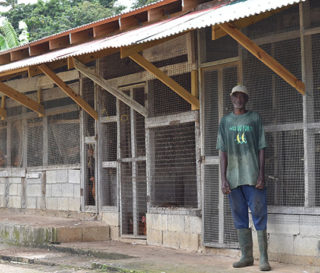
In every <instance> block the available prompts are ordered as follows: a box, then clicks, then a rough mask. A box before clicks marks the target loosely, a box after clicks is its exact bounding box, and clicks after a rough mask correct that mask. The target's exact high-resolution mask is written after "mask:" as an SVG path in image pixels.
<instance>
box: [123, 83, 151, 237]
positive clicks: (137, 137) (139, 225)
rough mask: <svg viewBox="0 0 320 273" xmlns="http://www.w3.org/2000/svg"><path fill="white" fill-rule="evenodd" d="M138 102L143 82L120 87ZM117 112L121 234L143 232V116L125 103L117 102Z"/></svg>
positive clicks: (142, 103)
mask: <svg viewBox="0 0 320 273" xmlns="http://www.w3.org/2000/svg"><path fill="white" fill-rule="evenodd" d="M124 92H125V93H126V94H127V95H129V96H131V98H133V99H134V100H136V101H137V102H138V103H140V104H141V105H143V106H145V105H146V100H145V98H146V94H145V88H144V86H141V87H132V88H129V89H126V90H124ZM119 114H120V181H121V183H120V188H121V190H120V192H121V202H120V204H121V207H120V209H121V235H122V236H132V237H139V236H145V235H146V212H147V200H146V196H147V183H146V156H145V151H146V149H145V120H144V117H143V116H142V115H140V114H139V113H137V112H136V111H134V110H133V109H132V108H130V107H129V106H128V105H126V104H124V103H122V102H119Z"/></svg>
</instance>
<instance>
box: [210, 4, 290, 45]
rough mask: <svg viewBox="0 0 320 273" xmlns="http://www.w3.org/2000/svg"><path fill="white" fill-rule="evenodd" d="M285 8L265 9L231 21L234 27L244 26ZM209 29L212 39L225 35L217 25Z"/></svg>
mask: <svg viewBox="0 0 320 273" xmlns="http://www.w3.org/2000/svg"><path fill="white" fill-rule="evenodd" d="M286 8H287V7H284V8H281V9H278V10H272V11H267V12H265V13H261V14H258V15H255V16H250V17H246V18H243V19H239V20H237V21H234V22H232V24H233V25H234V26H235V27H237V28H238V29H241V28H245V27H247V26H250V25H253V24H255V23H257V22H259V21H261V20H263V19H266V18H268V17H270V16H271V15H273V14H275V13H278V12H280V11H282V10H284V9H286ZM211 30H212V40H217V39H219V38H222V37H224V36H226V35H227V33H226V32H225V31H224V30H223V29H222V28H220V26H219V25H214V26H212V29H211Z"/></svg>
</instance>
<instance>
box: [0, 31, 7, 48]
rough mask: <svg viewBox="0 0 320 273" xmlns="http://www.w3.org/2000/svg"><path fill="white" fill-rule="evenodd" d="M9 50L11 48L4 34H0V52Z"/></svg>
mask: <svg viewBox="0 0 320 273" xmlns="http://www.w3.org/2000/svg"><path fill="white" fill-rule="evenodd" d="M8 48H9V46H8V43H7V40H6V38H5V37H4V36H3V35H2V34H0V50H6V49H8Z"/></svg>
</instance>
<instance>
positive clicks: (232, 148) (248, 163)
mask: <svg viewBox="0 0 320 273" xmlns="http://www.w3.org/2000/svg"><path fill="white" fill-rule="evenodd" d="M265 147H267V144H266V140H265V135H264V130H263V126H262V122H261V118H260V116H259V114H258V113H256V112H252V111H248V112H246V113H245V114H242V115H235V114H234V113H230V114H228V115H226V116H224V117H223V118H222V119H221V122H220V126H219V132H218V140H217V146H216V148H217V149H218V150H221V151H222V152H226V153H227V155H228V167H227V179H228V181H229V183H230V188H231V189H234V188H236V187H238V186H241V185H256V183H257V179H258V175H259V151H260V150H261V149H264V148H265Z"/></svg>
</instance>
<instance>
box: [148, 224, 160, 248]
mask: <svg viewBox="0 0 320 273" xmlns="http://www.w3.org/2000/svg"><path fill="white" fill-rule="evenodd" d="M147 243H148V245H154V246H161V245H162V244H163V232H162V231H161V230H155V229H149V228H148V227H147Z"/></svg>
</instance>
